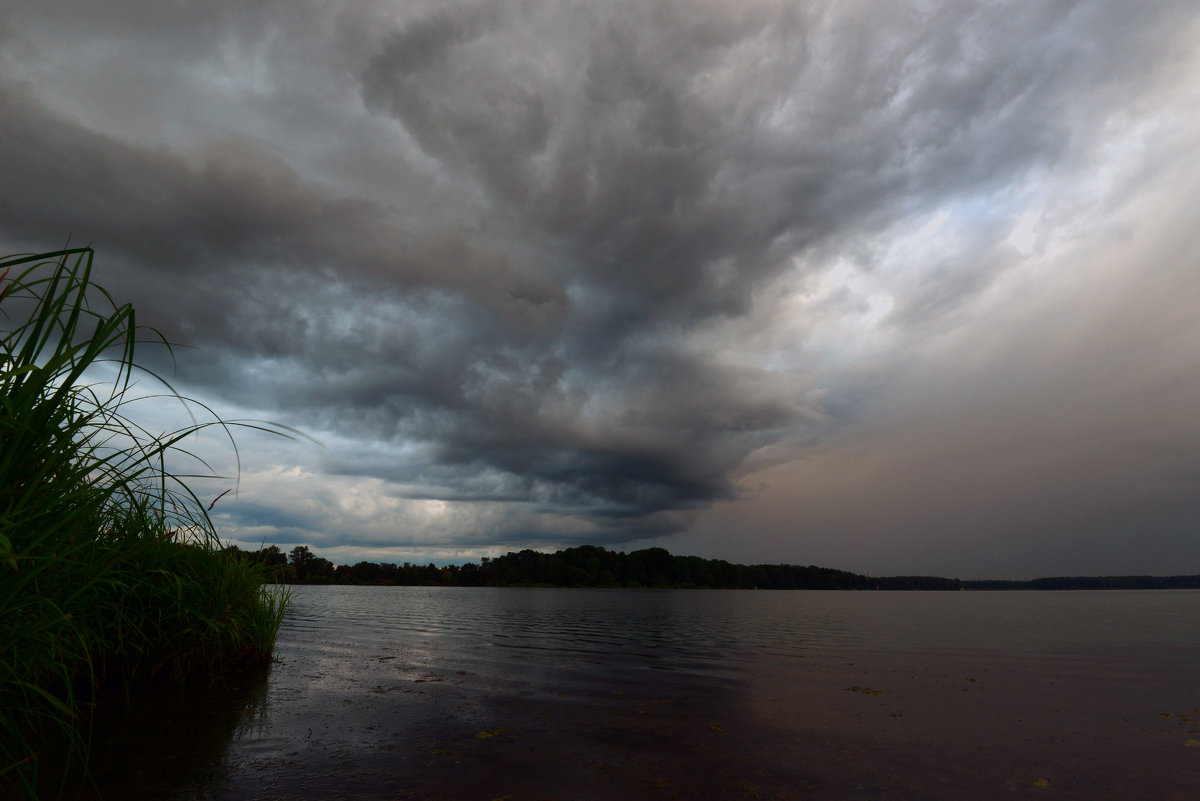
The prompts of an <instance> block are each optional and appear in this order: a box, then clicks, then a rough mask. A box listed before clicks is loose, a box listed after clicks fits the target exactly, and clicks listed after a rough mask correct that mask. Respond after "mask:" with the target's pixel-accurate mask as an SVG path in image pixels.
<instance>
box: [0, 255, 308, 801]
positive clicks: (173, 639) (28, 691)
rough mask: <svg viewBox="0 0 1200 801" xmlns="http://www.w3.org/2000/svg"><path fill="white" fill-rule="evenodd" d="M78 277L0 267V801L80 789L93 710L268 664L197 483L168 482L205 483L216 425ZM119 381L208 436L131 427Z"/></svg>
mask: <svg viewBox="0 0 1200 801" xmlns="http://www.w3.org/2000/svg"><path fill="white" fill-rule="evenodd" d="M92 259H93V252H92V250H91V249H90V248H77V249H71V250H62V251H57V252H53V253H45V254H40V255H35V256H14V257H9V258H5V259H0V320H3V323H2V325H3V327H2V328H0V334H2V339H0V789H4V790H6V791H7V788H12V789H13V790H15V791H16V792H17V793H19V794H22V795H25V796H27V797H30V798H33V797H44V796H45V795H47V794H55V793H58V794H61V793H62V792H63V791H64V790H65V789H66V786H65V782H66V779H60V778H59V777H61V776H66V775H76V776H79V775H86V767H87V766H86V762H87V751H88V742H89V734H90V727H91V725H92V723H91V721H92V720H93V718H94V714H95V712H96V710H97V709H99V708H102V707H103V706H104V705H105V704H106V703H110V702H112V701H113V699H120V698H121V697H122V696H127V695H128V693H129V692H130V691H131V690H132V689H133V688H136V687H137V686H138V685H140V684H143V683H146V682H152V681H164V680H170V681H189V680H209V679H211V678H213V677H215V676H219V675H220V674H221V673H222V671H224V670H226V669H228V668H230V667H233V666H235V665H245V664H247V663H254V662H265V661H268V660H269V659H270V654H271V651H272V649H273V648H274V643H275V637H276V634H277V632H278V629H279V625H280V622H281V620H282V617H283V614H284V609H285V606H286V603H287V595H286V594H285V593H282V592H280V591H277V590H267V589H265V587H264V581H263V578H264V572H263V569H262V568H261V567H259V566H256V565H254V564H252V563H249V562H247V561H245V560H240V559H237V558H234V557H232V556H230V555H228V554H226V553H225V552H223V551H222V549H221V545H220V542H219V540H218V538H217V534H216V532H215V530H214V528H213V525H212V521H211V520H210V518H209V514H208V507H207V506H206V505H205V504H204V503H203V502H202V501H201V500H200V498H199V497H198V496H197V495H196V493H195V492H194V491H193V490H192V489H191V488H190V487H189V485H188V484H187V483H186V482H187V480H190V479H194V478H197V477H198V475H196V474H186V475H181V474H178V473H176V472H172V469H171V468H170V465H172V464H180V463H181V461H180V460H181V459H182V460H184V462H182V463H186V460H187V459H189V458H190V459H191V461H192V462H194V463H197V464H199V465H200V468H201V470H202V471H203V470H206V469H207V466H206V465H205V464H204V463H203V461H202V460H199V459H198V458H196V457H194V456H193V455H191V454H190V453H189V452H188V451H187V450H186V448H185V441H186V440H187V439H188V438H189V437H191V436H192V435H194V434H195V433H197V432H198V431H201V430H203V429H206V428H210V427H216V428H218V429H220V430H222V431H224V432H226V433H228V431H229V425H230V424H227V423H225V422H222V421H220V420H219V419H217V417H216V416H215V415H212V414H211V411H210V410H208V409H207V408H206V407H204V406H202V405H201V404H198V403H195V402H194V401H189V400H186V399H183V398H180V397H179V396H178V395H177V394H176V393H175V392H174V390H173V389H172V388H171V386H170V384H169V383H167V382H166V381H165V380H163V379H161V378H160V377H159V376H157V375H156V374H154V373H153V372H152V371H149V370H145V369H143V368H141V367H139V365H138V364H137V363H136V362H135V359H134V357H135V350H136V348H137V347H138V346H139V345H140V344H141V342H142V339H143V338H145V337H147V336H150V337H153V338H155V339H157V341H158V342H159V343H160V344H161V345H162V346H165V347H167V348H168V350H169V347H170V346H169V345H167V343H166V342H165V340H163V338H162V337H161V336H159V335H157V333H156V332H154V331H150V330H148V329H146V328H144V327H142V326H139V325H138V324H137V321H136V316H135V312H134V309H133V308H132V307H131V306H129V305H128V304H124V305H121V304H118V303H117V302H116V301H115V300H114V299H113V298H112V296H111V295H109V294H108V293H107V292H105V291H104V290H103V289H101V288H100V287H98V286H96V285H95V284H93V283H92V280H91V272H92ZM106 376H107V379H106ZM135 376H141V377H143V378H146V379H149V380H150V381H153V382H155V383H157V384H158V385H160V386H161V387H162V388H163V389H162V395H165V396H167V397H172V398H178V400H179V401H180V402H181V403H183V404H184V405H185V406H186V407H188V408H189V409H198V410H200V411H202V412H205V413H208V414H209V418H208V422H199V423H197V422H194V417H193V418H192V419H193V422H192V423H191V424H190V425H187V426H185V427H183V428H180V429H178V430H176V431H172V432H169V433H165V434H156V433H152V432H150V431H148V430H146V429H145V428H143V427H141V426H139V425H138V424H137V423H136V422H134V421H133V420H132V419H131V418H130V416H129V414H128V407H129V406H130V405H131V404H132V403H133V402H134V401H135V400H137V397H138V396H137V394H136V392H135V389H136V387H137V382H136V380H135ZM238 425H247V424H244V423H240V424H238ZM250 427H253V428H260V429H263V430H272V431H275V432H276V433H282V434H284V435H287V434H288V431H286V430H284V431H280V430H278V429H277V428H275V427H268V426H261V425H257V424H250ZM231 442H232V439H231ZM202 474H203V472H202V473H201V475H202ZM39 794H40V795H39ZM0 795H5V793H3V792H0ZM6 797H7V796H6Z"/></svg>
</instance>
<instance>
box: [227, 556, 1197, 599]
mask: <svg viewBox="0 0 1200 801" xmlns="http://www.w3.org/2000/svg"><path fill="white" fill-rule="evenodd" d="M226 550H227V551H229V552H230V553H231V554H233V555H234V556H236V557H237V558H239V559H243V560H247V561H252V562H255V563H258V564H261V565H263V566H264V567H265V568H267V573H268V575H269V576H270V577H271V578H272V579H273V580H274V581H275V582H277V583H281V584H368V585H381V586H392V585H394V586H445V587H628V588H661V589H692V588H695V589H760V590H1084V589H1200V576H1074V577H1057V578H1039V579H1033V580H1031V581H992V580H978V581H964V580H960V579H956V578H942V577H939V576H866V575H862V574H859V573H850V572H848V571H845V570H834V569H832V568H828V567H817V566H815V565H808V566H801V565H783V564H779V565H766V564H763V565H739V564H733V563H730V562H726V561H725V560H723V559H703V558H701V557H699V556H674V555H672V554H671V553H669V552H668V551H667V550H666V549H664V548H646V549H644V550H639V551H632V552H630V553H625V552H622V551H610V550H607V549H605V548H601V547H598V546H595V545H581V546H578V547H575V548H567V549H565V550H561V551H556V552H554V553H541V552H539V551H534V550H529V549H526V550H523V551H518V552H509V553H507V554H505V555H504V556H498V557H495V558H488V557H486V556H485V557H484V558H483V559H481V560H480V561H479V562H478V563H475V562H467V563H466V564H461V565H445V566H441V567H439V566H438V565H435V564H433V563H430V564H425V565H418V564H411V563H409V562H404V563H403V564H395V563H390V562H385V563H382V564H381V563H378V562H366V561H363V562H358V563H357V564H353V565H335V564H333V562H331V561H329V560H328V559H325V558H323V557H321V556H318V555H316V554H314V553H313V552H312V551H311V550H310V549H309V547H308V546H307V545H297V546H296V547H294V548H292V550H291V551H290V552H288V553H284V552H283V551H281V550H280V549H279V547H278V546H276V545H272V546H270V547H268V548H262V549H259V550H257V551H249V550H241V549H239V548H238V547H237V546H229V547H228V548H227V549H226Z"/></svg>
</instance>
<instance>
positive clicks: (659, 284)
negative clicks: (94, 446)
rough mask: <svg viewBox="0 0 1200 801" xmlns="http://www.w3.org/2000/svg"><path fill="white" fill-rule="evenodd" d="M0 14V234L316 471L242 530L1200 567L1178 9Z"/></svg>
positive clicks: (254, 487)
mask: <svg viewBox="0 0 1200 801" xmlns="http://www.w3.org/2000/svg"><path fill="white" fill-rule="evenodd" d="M3 6H4V7H5V13H4V14H3V15H2V16H3V18H4V19H6V20H7V21H8V22H7V23H6V25H5V26H3V27H0V44H2V47H0V53H3V55H0V103H2V104H3V107H4V108H5V109H6V114H5V118H4V121H3V122H2V123H0V186H2V187H3V190H4V191H3V192H2V193H0V242H3V243H5V245H6V249H7V250H10V251H17V250H35V249H49V248H52V247H54V246H57V245H59V244H61V242H62V241H63V240H64V238H65V237H66V235H67V234H68V233H69V234H71V235H72V236H73V241H75V242H77V243H79V242H89V243H92V244H94V245H95V246H96V247H97V249H98V251H99V256H100V264H101V267H102V270H103V276H102V280H103V281H104V283H105V284H106V285H108V286H109V287H110V288H111V289H112V290H114V291H115V292H116V293H117V294H118V295H119V296H121V297H122V298H125V299H129V300H132V301H133V302H134V303H135V304H136V305H137V306H138V308H139V309H140V310H141V311H142V314H143V317H144V318H145V319H146V321H147V322H148V323H150V324H153V325H155V326H157V327H159V328H161V329H163V330H164V331H165V332H166V333H167V334H168V335H169V336H170V337H171V338H172V339H173V340H176V341H181V342H186V343H188V344H189V345H195V346H196V350H195V351H189V352H187V353H186V354H184V356H183V357H181V359H180V364H179V379H180V381H181V383H182V384H183V385H184V386H185V387H187V388H189V389H191V390H192V391H193V392H195V393H197V394H199V395H201V396H202V397H204V398H205V399H216V398H219V399H221V402H222V403H224V404H225V405H226V406H225V408H228V409H231V410H233V411H234V412H235V413H238V414H240V413H242V412H243V411H245V412H252V413H255V414H259V415H260V416H264V417H270V418H273V419H279V420H281V421H283V422H286V423H289V424H292V425H296V426H297V427H300V428H302V429H305V430H308V431H311V432H313V433H314V434H317V435H318V436H321V437H322V438H323V439H325V440H326V441H327V442H328V443H329V449H328V450H327V451H324V452H322V454H320V455H317V454H314V453H309V452H308V451H303V450H302V451H301V452H299V453H297V452H295V451H294V450H293V451H288V450H287V449H280V448H277V447H276V446H274V445H266V444H264V445H262V446H261V447H259V448H257V451H258V452H259V453H260V454H261V455H262V458H264V459H265V460H266V461H267V463H266V464H259V465H253V466H248V468H247V473H246V475H245V477H244V480H243V489H242V491H241V493H240V495H241V499H240V500H239V502H238V503H237V504H233V505H230V507H229V509H228V511H227V512H224V513H223V515H224V517H223V522H224V523H225V524H226V525H227V526H228V527H229V530H231V531H233V532H235V536H236V537H238V538H241V539H244V540H253V539H256V538H259V537H261V538H265V539H266V540H268V541H280V542H281V543H287V542H309V543H312V544H314V545H316V546H317V547H321V546H325V547H328V548H342V549H344V550H343V551H342V552H344V553H346V554H348V555H349V554H353V553H364V554H365V553H371V554H372V555H375V556H377V557H378V556H379V555H383V554H386V553H389V551H388V549H389V548H392V549H393V550H392V551H390V552H392V553H399V552H400V551H399V550H395V549H397V548H403V549H406V550H403V552H404V553H406V554H407V553H416V552H418V551H419V549H421V548H422V547H424V548H427V549H431V550H430V551H429V552H431V553H434V552H436V553H438V554H442V555H446V554H454V553H478V552H483V551H484V550H487V549H489V548H491V549H503V548H507V547H517V546H524V545H534V546H553V545H561V544H571V543H577V542H585V541H586V542H594V543H600V544H610V545H622V544H631V543H639V542H648V541H651V540H655V541H665V542H670V543H672V547H673V548H675V549H676V550H695V548H704V549H708V552H709V553H711V554H713V555H725V554H726V553H734V552H737V556H738V558H741V559H745V560H751V561H753V560H755V559H756V557H755V555H754V554H756V553H762V554H770V555H771V557H772V558H777V559H780V560H786V561H805V562H807V561H818V559H817V558H816V557H815V556H813V557H811V558H810V554H814V553H815V554H819V555H820V556H821V557H822V559H823V560H824V561H825V562H826V563H829V564H832V565H834V566H839V567H847V568H850V569H868V567H870V569H875V570H878V571H881V572H886V571H888V567H887V566H886V565H882V564H880V565H877V564H875V563H874V562H871V557H869V556H867V553H868V552H874V553H881V554H886V555H887V560H890V561H889V562H888V563H889V564H892V565H895V568H894V572H900V571H902V570H920V569H921V568H922V566H923V565H926V566H928V567H927V568H926V569H927V570H934V569H936V570H939V571H941V572H955V571H956V570H966V569H969V570H971V571H974V572H975V573H977V574H986V573H988V572H989V570H990V569H991V568H989V565H1000V564H1002V565H1003V570H1006V571H1010V572H1011V571H1013V570H1019V569H1021V566H1022V565H1025V564H1037V563H1039V560H1040V562H1041V563H1043V564H1044V563H1047V562H1050V563H1052V564H1061V565H1063V569H1068V568H1069V565H1070V556H1069V552H1070V551H1072V550H1074V549H1077V548H1085V549H1086V547H1088V545H1089V544H1090V545H1093V546H1095V547H1096V548H1098V549H1099V550H1100V551H1101V552H1102V553H1103V554H1106V555H1108V556H1106V557H1104V558H1100V557H1097V558H1095V559H1092V560H1091V561H1088V562H1086V564H1089V565H1091V564H1095V565H1096V567H1095V568H1091V567H1089V568H1088V569H1089V570H1093V569H1094V570H1117V569H1118V567H1119V566H1120V565H1121V564H1124V563H1125V559H1126V555H1127V554H1129V553H1133V552H1135V551H1138V547H1135V546H1134V545H1131V543H1135V542H1138V541H1141V540H1144V539H1145V538H1147V537H1149V538H1151V539H1153V540H1154V541H1155V542H1156V543H1158V544H1157V545H1155V546H1153V547H1151V548H1148V549H1147V548H1141V552H1144V553H1155V554H1158V556H1155V557H1154V558H1153V559H1150V558H1147V560H1146V563H1145V564H1146V566H1145V568H1144V569H1145V570H1147V571H1150V572H1161V571H1162V570H1167V569H1170V568H1169V566H1171V565H1173V564H1174V562H1175V560H1174V559H1173V557H1172V556H1171V554H1172V553H1187V554H1190V557H1189V558H1195V557H1197V556H1200V554H1196V553H1195V550H1194V549H1192V550H1190V551H1189V550H1187V549H1186V548H1184V550H1183V551H1173V547H1172V546H1173V544H1176V543H1178V544H1179V546H1180V547H1181V548H1183V545H1182V543H1180V542H1179V541H1180V540H1181V539H1182V538H1183V537H1184V536H1185V535H1184V533H1183V532H1184V531H1185V529H1186V528H1187V521H1194V520H1195V519H1197V517H1196V515H1197V513H1198V512H1200V502H1197V501H1189V500H1188V493H1187V492H1186V491H1181V490H1177V489H1172V488H1177V487H1183V486H1186V487H1190V488H1193V489H1194V482H1195V481H1196V479H1197V476H1200V455H1198V454H1200V451H1197V449H1196V446H1197V445H1200V438H1198V437H1197V424H1196V423H1194V422H1193V418H1194V416H1193V415H1189V414H1188V413H1187V412H1186V410H1187V409H1189V408H1193V407H1194V406H1195V402H1196V401H1200V386H1197V383H1196V382H1195V380H1194V379H1192V378H1191V376H1192V375H1193V374H1195V368H1196V367H1197V366H1198V363H1200V359H1198V358H1197V357H1198V356H1200V352H1198V351H1200V345H1198V344H1197V343H1200V331H1197V327H1196V324H1195V323H1193V322H1192V317H1193V315H1192V314H1191V312H1190V310H1191V309H1194V308H1195V306H1194V302H1195V300H1197V284H1198V279H1197V277H1196V273H1197V271H1196V270H1195V267H1194V264H1195V262H1194V257H1193V256H1192V255H1191V254H1194V253H1195V252H1196V250H1195V245H1196V244H1200V243H1197V242H1196V241H1195V238H1196V237H1195V235H1194V234H1193V231H1195V230H1196V225H1195V223H1196V222H1197V220H1196V219H1195V217H1196V214H1197V213H1196V212H1195V211H1192V210H1191V209H1190V206H1189V205H1188V198H1189V197H1194V194H1195V193H1194V190H1195V188H1196V179H1197V177H1198V175H1197V169H1196V168H1195V167H1194V166H1193V165H1194V164H1196V163H1198V162H1200V159H1197V156H1198V155H1200V153H1197V150H1198V148H1197V137H1196V135H1195V134H1194V133H1192V132H1193V131H1194V130H1197V126H1196V122H1197V117H1196V112H1197V108H1198V106H1197V101H1198V88H1200V87H1198V84H1200V82H1198V81H1197V79H1196V77H1195V76H1196V75H1197V69H1196V67H1197V61H1196V57H1195V56H1194V55H1193V54H1194V53H1195V52H1196V50H1197V48H1196V44H1197V42H1198V34H1197V17H1198V16H1200V15H1197V13H1196V10H1195V9H1194V4H1192V3H1188V2H1182V1H1181V2H1163V3H1154V4H1134V5H1130V4H1128V3H1120V2H1090V3H1077V2H1051V1H1050V0H1043V1H1041V2H1035V3H1007V2H905V3H896V2H857V3H845V2H836V3H833V2H830V3H820V2H818V3H799V2H748V3H715V2H704V1H703V0H687V1H686V2H683V1H681V2H658V3H653V4H645V3H632V2H631V3H609V4H602V5H600V6H597V5H596V4H589V3H555V4H544V3H444V2H439V3H420V2H409V3H384V2H380V3H356V4H352V5H349V6H330V5H329V4H323V3H305V2H299V3H298V2H286V3H285V2H277V3H269V2H267V3H264V2H253V3H221V4H212V5H206V4H194V5H190V6H186V5H185V6H182V7H175V6H171V7H163V6H162V5H161V4H156V3H135V2H126V3H111V4H105V6H104V8H103V9H99V8H97V7H95V4H88V3H72V2H66V1H65V0H63V2H50V1H48V0H39V2H36V3H35V2H17V1H15V0H6V1H5V2H4V3H3ZM1189 193H1190V194H1189ZM1152 332H1153V333H1152ZM1100 441H1107V442H1108V443H1109V446H1106V447H1100V446H1099V445H1098V444H1097V443H1098V442H1100ZM1048 476H1054V477H1056V480H1057V481H1060V482H1061V486H1062V491H1061V492H1058V491H1054V492H1049V491H1047V490H1046V482H1047V481H1049V480H1050V478H1048ZM1189 481H1191V482H1193V483H1192V484H1188V483H1187V482H1189ZM1180 482H1183V483H1182V484H1181V483H1180ZM764 485H766V486H765V487H764ZM906 487H907V488H908V489H904V488H906ZM1068 488H1069V491H1068ZM897 493H901V494H905V493H906V494H907V496H908V497H909V498H910V499H911V500H910V501H905V502H901V501H897V500H896V498H897ZM1164 493H1165V494H1166V495H1168V496H1170V497H1169V498H1167V499H1166V500H1163V495H1164ZM1191 494H1192V495H1193V496H1195V495H1196V493H1191ZM1097 495H1103V496H1104V497H1105V498H1106V499H1108V501H1107V503H1108V506H1105V507H1104V508H1106V509H1111V513H1105V514H1100V513H1099V512H1096V511H1095V509H1094V508H1093V507H1094V506H1095V505H1094V504H1092V505H1089V503H1090V502H1089V501H1088V500H1087V499H1088V498H1093V497H1095V496H1097ZM1154 499H1159V500H1162V503H1159V504H1157V505H1156V504H1155V503H1154ZM1148 506H1150V507H1153V509H1154V511H1153V513H1151V512H1148V511H1147V507H1148ZM935 508H936V509H941V510H943V511H942V512H941V513H939V514H934V513H933V512H930V511H929V510H931V509H935ZM1095 508H1096V509H1098V508H1099V507H1095ZM906 510H907V511H906ZM1001 510H1004V513H1003V514H1001V513H1000V511H1001ZM1000 520H1004V521H1006V522H1005V523H1004V525H1000V523H999V522H998V521H1000ZM939 521H941V522H939ZM1101 523H1103V525H1101ZM1051 530H1053V531H1055V532H1058V533H1057V534H1053V535H1050V534H1046V535H1043V534H1041V533H1039V532H1050V531H1051ZM1048 536H1049V537H1050V539H1049V540H1047V537H1048ZM663 537H671V539H669V540H661V538H663ZM830 542H839V543H842V544H843V545H842V546H839V547H834V546H832V545H828V544H827V543H830ZM1054 542H1058V543H1061V544H1060V545H1044V546H1043V547H1040V548H1039V547H1037V546H1038V543H1054ZM823 543H824V544H823ZM1068 543H1069V544H1070V545H1068ZM354 549H359V550H357V551H355V550H354ZM939 549H940V550H939ZM935 553H936V554H938V556H937V558H934V557H933V556H932V555H931V554H935ZM945 554H949V556H945ZM855 560H858V561H855ZM1053 560H1058V561H1057V562H1054V561H1053ZM867 562H870V565H867V564H866V563H867ZM1083 563H1085V562H1080V564H1083ZM1108 565H1111V567H1107V566H1108ZM935 566H936V567H935ZM1193 570H1194V571H1195V570H1200V564H1197V565H1195V566H1194V567H1193Z"/></svg>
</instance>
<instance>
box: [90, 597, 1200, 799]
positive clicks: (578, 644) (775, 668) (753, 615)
mask: <svg viewBox="0 0 1200 801" xmlns="http://www.w3.org/2000/svg"><path fill="white" fill-rule="evenodd" d="M277 656H278V662H277V664H275V665H274V666H273V668H272V669H271V671H270V674H269V676H257V677H255V676H250V677H244V678H241V679H239V680H238V681H235V682H233V683H232V686H231V687H230V688H227V689H225V690H222V691H219V692H217V691H215V692H211V693H201V694H197V693H192V694H189V695H186V696H182V697H181V696H180V695H179V694H178V693H175V694H174V695H172V694H171V693H170V692H166V693H164V694H162V695H160V696H158V697H156V698H154V699H153V700H152V703H151V704H149V705H148V706H146V707H144V708H142V709H140V710H135V711H134V712H133V713H131V714H130V716H129V718H128V720H126V721H125V722H123V723H122V724H121V725H120V726H116V725H113V726H111V727H110V730H108V731H105V732H103V735H104V740H105V742H106V743H107V746H106V747H107V751H106V755H105V756H104V757H102V758H101V760H100V764H102V765H103V766H105V767H104V768H103V769H102V770H101V779H102V785H103V786H104V787H105V788H106V797H108V798H147V799H152V798H161V799H189V798H204V799H224V800H227V801H248V800H249V799H292V798H296V799H338V798H346V799H360V798H361V799H482V800H483V801H489V800H490V799H500V798H510V799H511V800H512V801H522V800H523V799H690V798H714V799H716V798H731V799H733V798H738V799H742V798H781V799H830V800H836V799H860V798H861V799H968V798H971V799H991V798H996V799H1000V798H1032V799H1067V798H1071V799H1076V798H1077V799H1084V798H1086V799H1106V798H1114V799H1116V798H1130V799H1142V798H1145V799H1188V801H1194V799H1200V592H1195V591H1157V592H1154V591H1147V592H1140V591H1116V592H1104V591H1095V592H957V593H955V592H946V593H884V592H875V593H871V592H859V593H856V592H754V591H702V590H677V591H675V590H669V591H651V590H647V591H639V590H542V589H537V590H521V589H484V588H481V589H469V588H417V587H300V588H297V589H296V595H295V600H294V604H293V607H292V610H291V612H290V613H289V616H288V619H287V621H286V623H285V626H284V629H283V631H282V633H281V636H280V641H279V646H278V651H277Z"/></svg>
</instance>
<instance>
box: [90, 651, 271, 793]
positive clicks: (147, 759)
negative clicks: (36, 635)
mask: <svg viewBox="0 0 1200 801" xmlns="http://www.w3.org/2000/svg"><path fill="white" fill-rule="evenodd" d="M269 674H270V667H269V666H262V667H256V668H252V669H246V670H241V671H237V672H234V673H231V674H229V675H227V676H225V677H223V678H222V679H221V680H219V681H215V682H212V683H209V684H207V685H202V686H188V687H177V686H172V685H156V686H152V687H148V688H145V689H144V691H142V692H139V693H137V694H136V695H135V696H134V697H133V698H132V699H130V701H129V702H128V703H122V704H119V705H115V706H114V707H113V708H112V709H110V710H108V711H106V712H105V713H104V714H103V715H102V716H100V718H99V719H97V721H96V722H95V724H94V730H93V744H92V752H91V756H90V763H91V767H92V779H93V783H92V785H91V786H89V787H87V788H86V789H85V790H84V791H82V792H81V793H80V794H79V795H78V797H79V798H103V799H106V800H107V801H118V800H119V799H131V798H137V799H163V800H164V801H165V800H166V799H190V798H197V799H199V798H205V797H208V795H209V792H210V791H212V790H215V789H216V788H219V787H220V786H221V785H222V783H223V782H224V780H225V779H226V776H225V773H226V757H227V755H228V751H229V746H230V744H231V743H232V742H234V740H236V739H239V738H241V737H244V736H247V735H252V734H253V733H254V732H256V731H259V730H261V728H262V727H263V725H264V724H265V721H266V720H267V709H268V702H267V699H268V693H267V687H268V677H269Z"/></svg>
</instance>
